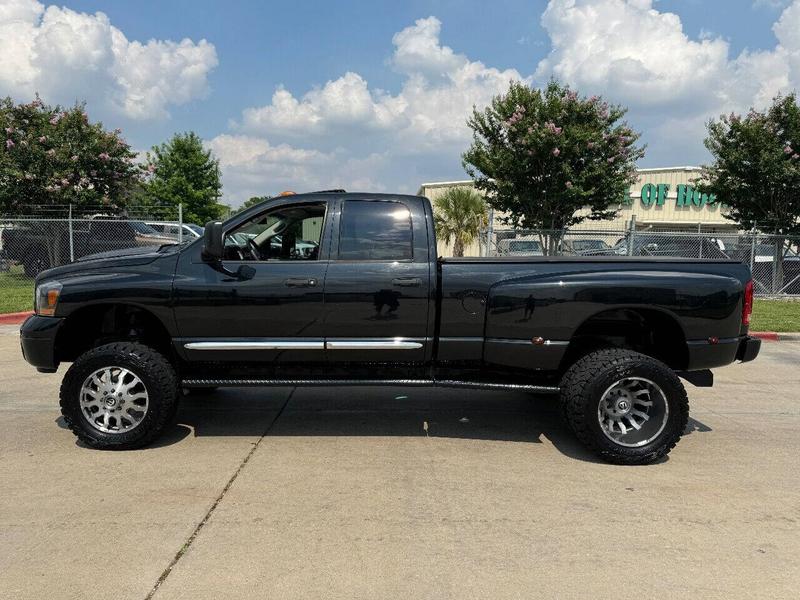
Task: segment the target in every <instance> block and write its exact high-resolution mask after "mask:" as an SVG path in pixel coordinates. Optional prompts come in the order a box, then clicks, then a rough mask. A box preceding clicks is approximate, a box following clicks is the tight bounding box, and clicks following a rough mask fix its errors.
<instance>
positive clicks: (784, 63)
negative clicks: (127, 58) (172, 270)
mask: <svg viewBox="0 0 800 600" xmlns="http://www.w3.org/2000/svg"><path fill="white" fill-rule="evenodd" d="M542 25H543V27H544V29H545V31H546V32H547V34H548V35H549V38H550V42H551V52H550V54H549V55H548V56H547V57H546V58H545V59H544V60H542V61H540V62H539V64H538V65H537V66H536V68H535V73H534V75H531V76H525V75H523V74H521V73H520V72H518V71H516V70H514V69H502V68H497V67H493V66H488V65H485V64H484V63H482V62H480V61H477V60H473V59H471V58H470V57H467V56H465V55H464V54H461V53H458V52H457V51H455V50H453V49H452V48H450V47H448V46H446V45H443V44H442V43H441V41H440V34H441V28H442V24H441V22H440V21H439V20H438V19H436V18H435V17H428V18H426V19H419V20H418V21H416V22H415V23H414V24H412V25H410V26H409V27H406V28H405V29H403V30H402V31H400V32H398V33H397V34H395V35H394V37H393V38H392V43H393V47H394V50H393V53H392V55H391V57H390V59H389V60H388V61H387V65H389V66H390V67H391V68H392V69H393V70H394V71H395V72H396V73H398V74H399V76H400V77H401V81H400V85H399V88H398V90H397V91H396V92H388V91H386V90H381V89H377V88H375V87H371V86H370V85H369V82H368V81H367V80H366V79H365V78H364V77H363V76H362V75H360V74H359V73H355V72H346V73H344V74H343V75H341V76H339V77H338V78H335V79H331V80H329V81H327V82H325V83H324V84H321V85H319V86H316V87H313V88H312V89H308V90H304V91H303V90H301V91H300V92H299V93H296V92H295V93H293V92H292V91H290V90H288V89H286V88H284V87H278V88H277V89H276V90H275V92H274V94H273V96H272V98H271V100H270V101H269V102H267V103H265V104H264V105H261V106H254V107H251V108H248V109H245V110H244V111H243V112H242V115H241V118H240V119H239V121H238V122H235V123H234V124H233V126H232V129H233V131H234V135H221V136H218V137H217V138H215V139H214V140H212V141H211V142H210V145H211V147H212V148H214V150H215V152H217V153H218V154H219V156H220V157H221V158H222V162H223V171H224V176H225V185H226V193H228V194H229V200H230V201H232V202H233V203H234V204H238V203H239V202H241V201H242V200H244V199H245V198H247V197H248V196H249V195H261V194H265V193H274V192H276V191H279V190H281V189H285V188H292V189H297V190H310V189H319V188H330V187H344V188H346V189H361V190H364V189H367V190H369V189H373V190H375V189H380V188H382V187H384V186H385V187H387V188H389V189H391V190H395V191H405V192H413V191H415V190H416V188H417V186H418V185H419V183H421V182H422V181H425V180H435V179H441V178H457V177H462V176H463V171H462V169H461V167H460V154H461V152H463V151H464V149H465V148H466V147H467V145H468V144H469V140H470V132H469V129H468V128H467V126H466V118H467V117H468V115H469V114H470V112H471V110H472V107H473V105H476V106H479V107H481V106H485V105H486V104H488V103H489V102H490V101H491V99H492V97H493V96H495V95H497V94H499V93H502V92H504V91H505V90H506V89H507V87H508V83H509V81H510V80H513V79H516V80H522V81H526V82H529V83H534V84H538V85H541V84H544V83H546V81H547V80H548V79H549V78H550V77H552V76H555V77H558V78H559V79H561V80H563V81H565V82H567V83H569V84H571V85H573V86H574V87H575V88H576V89H578V90H579V91H580V92H582V93H585V94H593V93H599V94H602V95H604V96H605V97H606V98H607V99H609V100H610V101H612V102H617V103H621V104H624V105H626V106H628V107H629V108H630V112H629V115H628V116H629V120H630V121H631V123H632V125H633V126H634V127H636V128H637V129H639V130H641V131H643V133H644V141H645V142H646V143H647V144H648V154H647V157H646V164H650V165H661V166H664V165H669V164H687V163H689V164H691V163H695V164H696V163H700V162H703V161H705V160H706V159H707V158H708V156H707V154H706V151H705V149H704V147H703V144H702V141H703V138H704V136H705V122H706V121H707V120H708V119H709V118H712V117H716V116H718V115H719V114H721V113H723V112H724V113H727V112H729V111H731V110H733V111H737V112H744V111H746V110H747V109H748V108H749V107H750V106H758V107H761V106H765V105H766V104H768V103H769V102H770V100H771V99H772V97H773V96H774V95H776V94H777V93H785V92H787V91H790V90H793V89H796V88H797V87H799V86H798V84H800V0H795V1H794V2H793V3H791V4H790V5H788V6H787V7H786V8H785V10H783V11H782V13H781V15H780V18H779V19H778V20H777V22H776V23H775V25H774V27H773V32H774V34H775V38H776V42H775V45H774V47H773V48H771V49H767V50H759V51H749V50H745V51H743V52H741V53H740V54H739V55H738V56H732V54H731V49H730V45H729V44H728V42H727V41H726V40H725V39H723V38H721V37H720V36H719V35H717V34H714V33H710V32H708V31H707V30H703V32H702V34H701V35H699V36H698V37H697V38H694V37H692V36H690V35H688V34H687V33H686V32H685V31H684V29H683V24H682V22H681V19H680V18H679V17H678V16H677V15H675V14H672V13H669V12H662V11H659V10H658V9H657V3H656V2H655V1H654V0H550V2H549V4H548V6H547V9H546V10H545V12H544V14H543V15H542Z"/></svg>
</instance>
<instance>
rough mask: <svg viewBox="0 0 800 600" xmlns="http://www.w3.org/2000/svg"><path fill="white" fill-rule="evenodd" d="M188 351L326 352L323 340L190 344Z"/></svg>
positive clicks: (187, 346) (186, 345)
mask: <svg viewBox="0 0 800 600" xmlns="http://www.w3.org/2000/svg"><path fill="white" fill-rule="evenodd" d="M183 347H184V348H186V349H187V350H324V349H325V342H324V341H322V340H319V341H317V340H248V341H237V342H223V341H219V342H188V343H186V344H184V345H183Z"/></svg>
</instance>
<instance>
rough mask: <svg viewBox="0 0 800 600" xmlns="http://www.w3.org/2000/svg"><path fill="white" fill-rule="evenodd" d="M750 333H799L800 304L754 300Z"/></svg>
mask: <svg viewBox="0 0 800 600" xmlns="http://www.w3.org/2000/svg"><path fill="white" fill-rule="evenodd" d="M750 331H800V302H785V301H782V300H759V299H758V298H756V300H755V304H754V306H753V317H752V319H751V321H750Z"/></svg>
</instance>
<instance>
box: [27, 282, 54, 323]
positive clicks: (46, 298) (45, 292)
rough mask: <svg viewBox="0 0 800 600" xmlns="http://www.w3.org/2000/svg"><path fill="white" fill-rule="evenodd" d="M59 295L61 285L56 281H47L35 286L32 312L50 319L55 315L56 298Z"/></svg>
mask: <svg viewBox="0 0 800 600" xmlns="http://www.w3.org/2000/svg"><path fill="white" fill-rule="evenodd" d="M60 295H61V284H60V283H59V282H57V281H48V282H45V283H42V284H40V285H37V286H36V295H35V298H34V306H33V308H34V310H35V311H36V314H37V315H42V316H45V317H52V316H53V315H54V314H56V305H57V304H58V297H59V296H60Z"/></svg>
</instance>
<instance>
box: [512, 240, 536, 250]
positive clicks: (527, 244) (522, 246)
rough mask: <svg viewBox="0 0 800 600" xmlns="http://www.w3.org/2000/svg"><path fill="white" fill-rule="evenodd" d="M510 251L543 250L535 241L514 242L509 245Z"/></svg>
mask: <svg viewBox="0 0 800 600" xmlns="http://www.w3.org/2000/svg"><path fill="white" fill-rule="evenodd" d="M508 249H509V250H511V251H512V252H535V251H537V250H541V249H542V245H541V244H540V243H539V242H534V241H527V240H526V241H513V242H510V243H509V244H508Z"/></svg>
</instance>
